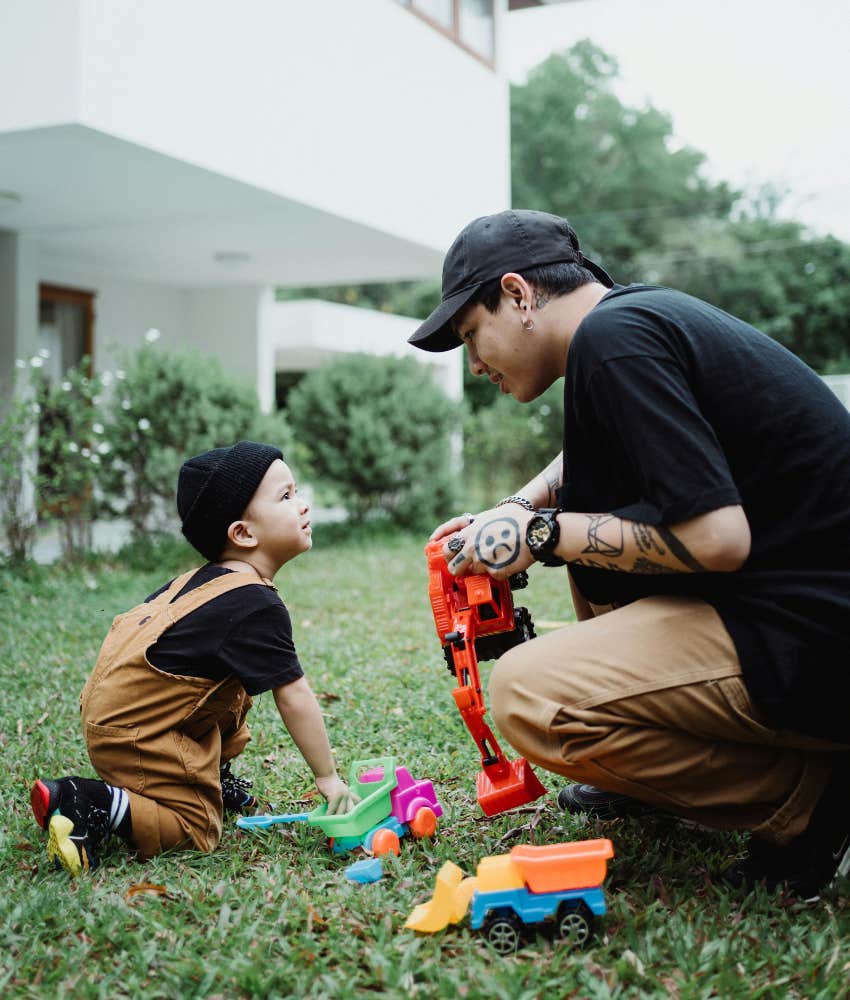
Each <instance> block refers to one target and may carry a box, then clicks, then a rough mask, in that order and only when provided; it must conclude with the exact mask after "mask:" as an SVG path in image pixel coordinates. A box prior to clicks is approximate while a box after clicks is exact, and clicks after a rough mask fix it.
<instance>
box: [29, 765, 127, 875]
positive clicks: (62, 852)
mask: <svg viewBox="0 0 850 1000" xmlns="http://www.w3.org/2000/svg"><path fill="white" fill-rule="evenodd" d="M111 801H112V798H111V795H110V791H109V788H108V786H107V785H105V784H104V783H103V782H102V781H95V780H93V779H91V778H79V777H69V778H58V779H56V780H55V781H54V780H50V779H46V778H45V779H41V778H40V779H39V780H38V781H36V782H35V784H34V785H33V786H32V790H31V792H30V803H31V805H32V811H33V815H34V816H35V820H36V822H37V823H38V825H39V826H40V827H41V828H42V829H43V830H47V832H48V840H47V857H48V859H49V860H50V861H52V862H53V863H54V864H55V865H56V867H57V868H58V867H62V868H64V869H65V870H66V871H67V872H70V874H71V875H79V873H80V872H81V871H86V872H87V871H91V870H92V869H94V868H97V865H98V856H97V851H98V850H99V848H100V845H101V843H102V842H103V841H104V840H105V839H106V837H107V836H108V835H109V831H110V825H109V813H110V805H111Z"/></svg>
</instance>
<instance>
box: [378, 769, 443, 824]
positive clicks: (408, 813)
mask: <svg viewBox="0 0 850 1000" xmlns="http://www.w3.org/2000/svg"><path fill="white" fill-rule="evenodd" d="M395 774H396V781H397V784H396V787H395V788H394V789H393V790H392V791H391V792H390V804H391V805H392V814H393V816H395V818H396V819H397V820H398V821H399V823H410V822H411V820H412V819H413V818H414V816H415V815H416V813H417V812H418V811H419V810H420V809H421V808H422V807H423V806H426V807H427V808H428V809H431V810H433V813H434V815H435V816H437V817H440V816H442V815H443V807H442V806H441V805H440V803H439V802H438V801H437V793H436V792H435V791H434V786H433V784H432V783H431V782H430V781H428V780H427V778H423V779H422V780H421V781H417V780H416V779H415V778H413V776H412V775H411V774H410V771H408V770H407V768H406V767H397V768H396V769H395ZM383 776H384V769H383V768H382V767H373V768H370V769H369V770H368V771H364V772H363V774H361V775H360V780H361V781H380V780H381V778H383Z"/></svg>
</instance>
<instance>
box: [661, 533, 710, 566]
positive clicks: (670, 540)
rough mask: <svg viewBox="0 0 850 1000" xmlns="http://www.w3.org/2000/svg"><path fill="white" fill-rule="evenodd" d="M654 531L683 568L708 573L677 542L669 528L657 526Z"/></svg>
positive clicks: (681, 544) (680, 543)
mask: <svg viewBox="0 0 850 1000" xmlns="http://www.w3.org/2000/svg"><path fill="white" fill-rule="evenodd" d="M655 530H656V531H657V532H658V534H659V535H660V536H661V538H662V540H663V541H664V542H666V543H667V548H668V549H669V550H670V551H671V552H672V554H673V555H674V556H675V557H676V558H677V559H678V560H679V562H680V563H682V565H683V566H687V567H688V569H690V570H693V571H694V573H707V572H708V570H707V569H706V568H705V566H703V564H702V563H701V562H700V561H699V560H698V559H695V558H694V557H693V556H692V555H691V553H690V552H689V551H688V549H687V548H686V547H685V545H684V544H683V543H682V542H680V541H679V539H678V538H677V537H676V536H675V535H674V534H673V532H672V531H670V529H669V528H665V527H664V525H663V524H659V525H658V526H657V527H656V529H655Z"/></svg>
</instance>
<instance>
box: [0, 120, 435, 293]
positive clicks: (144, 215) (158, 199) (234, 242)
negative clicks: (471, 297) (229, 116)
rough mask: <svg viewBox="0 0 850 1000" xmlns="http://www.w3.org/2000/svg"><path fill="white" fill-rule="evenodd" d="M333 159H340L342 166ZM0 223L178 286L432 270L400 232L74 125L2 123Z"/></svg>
mask: <svg viewBox="0 0 850 1000" xmlns="http://www.w3.org/2000/svg"><path fill="white" fill-rule="evenodd" d="M341 169H344V167H342V168H341ZM4 191H5V192H10V193H12V194H13V195H14V196H16V197H14V198H6V199H0V228H3V229H12V230H17V231H19V232H22V233H25V234H29V235H31V236H32V237H34V238H35V239H36V240H37V245H38V250H39V253H40V255H41V256H42V257H43V258H45V259H46V260H49V259H51V258H59V259H68V258H73V260H74V262H75V264H76V265H78V266H81V267H86V268H89V267H90V268H92V269H93V270H97V271H99V272H101V273H108V274H113V275H116V276H121V277H124V278H129V279H134V280H140V281H152V282H158V283H166V284H172V285H180V286H195V285H217V284H279V285H318V284H338V283H346V282H361V281H384V280H397V279H403V278H416V277H424V276H432V275H434V274H438V273H439V270H440V266H441V261H442V250H441V249H440V248H436V247H429V246H425V245H422V244H417V243H414V242H411V241H409V240H405V239H402V238H400V237H398V236H395V235H393V234H391V233H387V232H384V231H381V230H379V229H375V228H371V227H369V226H366V225H363V224H362V223H359V222H354V221H352V220H350V219H346V218H344V217H342V216H340V215H335V214H333V213H330V212H327V211H323V210H321V209H318V208H315V207H313V206H311V205H308V204H304V203H302V202H298V201H294V200H291V199H288V198H286V197H283V196H281V195H279V194H275V193H273V192H271V191H267V190H263V189H260V188H257V187H254V186H252V185H250V184H246V183H243V182H240V181H237V180H233V179H232V178H229V177H225V176H223V175H220V174H216V173H214V172H212V171H209V170H206V169H203V168H201V167H197V166H194V165H192V164H190V163H187V162H184V161H181V160H177V159H174V158H172V157H169V156H165V155H163V154H161V153H158V152H155V151H153V150H151V149H148V148H146V147H143V146H139V145H136V144H135V143H131V142H126V141H124V140H122V139H119V138H115V137H113V136H110V135H106V134H105V133H102V132H98V131H96V130H94V129H91V128H87V127H85V126H81V125H60V126H56V127H47V128H38V129H32V130H24V131H15V132H7V133H0V192H4Z"/></svg>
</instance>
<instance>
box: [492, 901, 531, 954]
mask: <svg viewBox="0 0 850 1000" xmlns="http://www.w3.org/2000/svg"><path fill="white" fill-rule="evenodd" d="M483 930H484V934H485V935H486V937H487V940H488V941H489V942H490V947H491V948H492V949H493V950H494V951H497V952H498V953H499V954H500V955H512V954H513V953H514V952H515V951H518V950H519V946H520V943H521V942H522V921H521V920H520V919H519V917H518V916H517V915H516V914H515V913H510V912H502V913H491V914H490V915H489V916H488V917H487V919H486V920H485V921H484V927H483Z"/></svg>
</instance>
